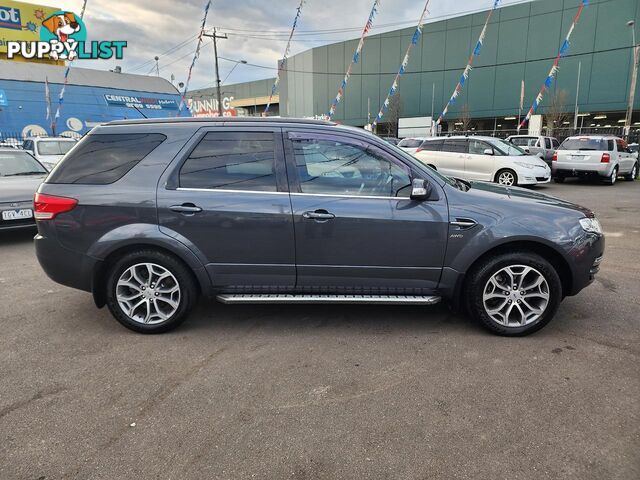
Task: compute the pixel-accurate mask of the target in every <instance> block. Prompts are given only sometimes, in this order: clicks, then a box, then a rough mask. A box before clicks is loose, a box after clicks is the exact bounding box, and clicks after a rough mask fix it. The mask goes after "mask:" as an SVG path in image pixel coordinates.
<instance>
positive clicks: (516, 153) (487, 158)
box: [414, 137, 551, 186]
mask: <svg viewBox="0 0 640 480" xmlns="http://www.w3.org/2000/svg"><path fill="white" fill-rule="evenodd" d="M414 156H415V157H416V158H417V159H418V160H420V161H421V162H422V163H425V164H427V165H429V166H431V167H434V168H435V169H436V170H438V171H439V172H440V173H443V174H445V175H450V176H452V177H458V178H462V179H466V180H484V181H487V182H496V183H499V184H501V185H508V186H511V185H536V184H539V183H548V182H549V181H551V169H550V168H549V166H548V165H547V164H546V163H545V162H544V160H541V159H540V158H539V157H537V156H533V155H527V154H526V153H525V152H524V151H523V150H522V149H521V148H520V147H518V146H516V145H513V144H511V143H509V142H506V141H504V140H500V139H499V138H494V137H446V138H442V137H441V138H434V139H430V140H426V141H424V142H423V143H422V145H421V146H420V148H418V150H417V151H416V153H415V154H414Z"/></svg>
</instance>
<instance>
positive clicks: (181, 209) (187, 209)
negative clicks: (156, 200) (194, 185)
mask: <svg viewBox="0 0 640 480" xmlns="http://www.w3.org/2000/svg"><path fill="white" fill-rule="evenodd" d="M169 210H171V211H172V212H177V213H191V214H193V213H200V212H201V211H202V208H200V207H198V206H196V205H194V204H193V203H183V204H182V205H171V206H170V207H169Z"/></svg>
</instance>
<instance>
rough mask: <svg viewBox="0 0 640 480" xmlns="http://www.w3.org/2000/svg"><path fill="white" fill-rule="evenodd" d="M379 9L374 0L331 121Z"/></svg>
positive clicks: (337, 96) (336, 101) (331, 113)
mask: <svg viewBox="0 0 640 480" xmlns="http://www.w3.org/2000/svg"><path fill="white" fill-rule="evenodd" d="M379 7H380V0H374V2H373V6H372V7H371V12H369V18H368V19H367V23H366V24H365V26H364V28H363V29H362V35H360V41H359V42H358V46H357V47H356V51H355V52H354V53H353V58H352V59H351V63H349V67H348V68H347V73H345V75H344V78H343V79H342V82H341V83H340V88H338V94H337V95H336V98H335V99H334V100H333V103H332V104H331V107H330V108H329V113H328V114H327V116H328V117H329V119H331V118H332V117H333V115H334V114H335V113H336V108H337V107H338V104H339V103H340V100H342V97H343V96H344V92H345V90H346V89H347V82H349V77H351V70H352V69H353V66H354V65H355V64H356V63H358V62H359V61H360V53H361V52H362V48H363V47H364V40H365V38H366V37H367V35H368V34H369V32H370V31H371V28H372V27H373V18H374V17H375V16H376V13H377V12H378V8H379Z"/></svg>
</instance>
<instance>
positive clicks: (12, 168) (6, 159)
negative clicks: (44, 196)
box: [0, 151, 47, 177]
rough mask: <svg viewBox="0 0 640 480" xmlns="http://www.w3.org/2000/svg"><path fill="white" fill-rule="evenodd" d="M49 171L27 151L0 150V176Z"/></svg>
mask: <svg viewBox="0 0 640 480" xmlns="http://www.w3.org/2000/svg"><path fill="white" fill-rule="evenodd" d="M45 173H47V171H46V170H45V168H44V167H43V166H42V165H40V164H39V163H38V162H37V161H36V159H35V158H33V157H32V156H31V155H29V154H28V153H27V152H20V151H16V152H15V153H14V152H0V176H2V177H15V176H18V175H35V174H45Z"/></svg>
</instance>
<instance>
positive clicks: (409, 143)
mask: <svg viewBox="0 0 640 480" xmlns="http://www.w3.org/2000/svg"><path fill="white" fill-rule="evenodd" d="M421 143H422V140H420V139H418V138H405V139H404V140H401V141H400V143H399V144H398V146H399V147H404V148H418V147H419V146H420V144H421Z"/></svg>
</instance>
